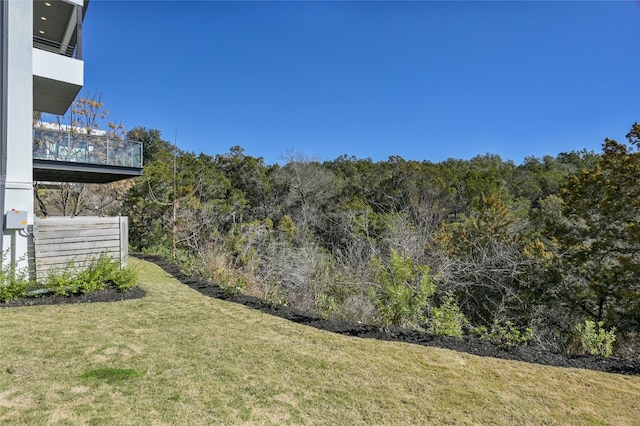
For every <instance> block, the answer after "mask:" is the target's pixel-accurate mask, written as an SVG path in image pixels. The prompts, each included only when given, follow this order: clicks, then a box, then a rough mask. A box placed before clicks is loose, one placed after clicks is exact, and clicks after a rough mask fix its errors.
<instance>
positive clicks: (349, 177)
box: [118, 124, 640, 354]
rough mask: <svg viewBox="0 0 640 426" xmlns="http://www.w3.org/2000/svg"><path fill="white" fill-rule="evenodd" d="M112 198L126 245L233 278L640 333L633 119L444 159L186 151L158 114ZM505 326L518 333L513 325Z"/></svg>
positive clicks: (295, 297) (474, 324) (463, 314)
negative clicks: (586, 141)
mask: <svg viewBox="0 0 640 426" xmlns="http://www.w3.org/2000/svg"><path fill="white" fill-rule="evenodd" d="M128 137H129V138H131V139H135V140H139V141H142V142H143V144H144V160H145V166H144V167H145V169H144V176H143V177H140V178H138V179H136V180H135V181H133V182H132V183H130V184H129V185H128V186H126V187H124V188H125V189H126V191H124V192H123V195H122V196H121V197H120V198H118V199H119V200H120V204H119V209H120V212H121V213H122V214H125V215H128V216H129V218H130V232H131V235H130V245H131V246H132V248H133V249H134V250H140V251H146V252H154V253H160V254H164V255H166V256H170V257H172V258H174V259H176V260H177V261H180V262H183V264H184V265H185V267H187V268H189V269H190V270H192V271H194V273H199V274H205V275H207V276H209V277H210V278H212V279H213V280H215V281H216V282H218V283H220V284H221V285H222V286H224V287H225V288H227V289H228V290H229V291H242V292H247V293H251V294H255V295H258V296H260V297H263V298H265V299H267V300H269V301H270V302H271V303H279V304H288V305H292V306H295V307H298V308H300V309H303V310H306V311H309V312H312V313H314V314H317V315H321V316H325V317H326V316H335V317H339V318H344V319H349V320H358V321H366V322H372V323H377V324H380V325H381V326H395V325H397V326H409V327H420V328H425V329H427V330H430V331H432V332H437V333H440V334H453V335H459V334H461V333H480V334H485V335H488V336H497V337H498V338H506V339H507V341H513V340H517V339H522V340H524V339H525V338H526V339H536V340H537V342H538V343H540V344H542V345H545V346H547V347H549V348H551V349H555V350H562V351H565V350H571V348H572V347H573V346H575V340H576V333H577V331H576V330H577V328H576V327H577V326H579V325H580V324H584V322H585V320H589V321H595V322H598V323H599V324H601V326H602V327H603V329H611V328H612V327H615V328H616V329H617V331H618V351H619V353H626V354H629V353H632V352H633V351H635V350H637V348H638V334H637V331H638V327H639V326H640V217H639V216H640V153H639V152H638V148H640V126H639V125H638V124H634V125H633V127H632V129H631V131H630V132H629V134H628V135H627V139H628V141H627V142H626V143H622V142H616V141H613V140H609V139H607V140H606V141H605V142H604V144H603V150H602V153H595V152H587V151H580V152H570V153H561V154H559V155H557V156H555V157H554V156H545V157H543V158H535V157H531V158H526V159H525V161H524V162H523V163H522V164H519V165H516V164H514V163H513V162H511V161H505V160H503V159H501V158H500V157H499V156H497V155H491V154H486V155H479V156H477V157H474V158H472V159H470V160H455V159H450V160H447V161H443V162H440V163H432V162H429V161H408V160H404V159H402V158H400V157H390V158H389V159H388V160H387V161H380V162H374V161H372V160H370V159H358V158H353V157H348V156H342V157H339V158H337V159H335V160H333V161H325V162H318V161H314V160H312V159H308V158H306V157H304V156H303V155H300V154H291V155H290V156H289V158H288V159H287V161H286V163H285V164H283V165H277V164H276V165H266V164H264V161H263V159H262V158H255V157H252V156H249V155H246V154H245V152H244V150H243V149H242V148H241V147H233V148H231V149H230V151H229V152H228V153H226V154H218V155H215V156H210V155H207V154H204V153H201V154H194V153H190V152H184V151H182V150H180V149H178V148H177V147H175V146H173V145H172V144H171V143H169V142H167V141H165V140H162V138H161V134H160V133H159V132H158V131H156V130H148V129H145V128H136V129H133V130H132V131H130V132H129V133H128ZM514 336H515V337H514Z"/></svg>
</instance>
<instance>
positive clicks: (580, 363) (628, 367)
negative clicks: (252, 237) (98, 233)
mask: <svg viewBox="0 0 640 426" xmlns="http://www.w3.org/2000/svg"><path fill="white" fill-rule="evenodd" d="M136 257H139V258H140V259H144V260H148V261H150V262H154V263H155V264H157V265H158V266H160V267H161V268H162V269H164V270H165V271H166V272H167V273H169V274H171V275H173V276H174V277H175V278H176V279H177V280H179V281H180V282H182V283H183V284H186V285H187V286H189V287H191V288H192V289H194V290H197V291H199V292H200V293H202V294H203V295H205V296H209V297H215V298H217V299H222V300H226V301H229V302H234V303H239V304H242V305H244V306H247V307H250V308H253V309H257V310H259V311H260V312H264V313H266V314H270V315H275V316H278V317H280V318H284V319H287V320H289V321H293V322H296V323H299V324H304V325H308V326H310V327H314V328H317V329H320V330H325V331H330V332H333V333H338V334H343V335H346V336H355V337H362V338H368V339H379V340H388V341H398V342H405V343H412V344H416V345H422V346H435V347H439V348H444V349H451V350H454V351H458V352H465V353H469V354H473V355H480V356H490V357H494V358H501V359H508V360H514V361H524V362H531V363H536V364H543V365H552V366H556V367H573V368H584V369H589V370H596V371H604V372H608V373H618V374H627V375H634V376H640V364H639V363H637V362H634V361H632V360H627V359H622V358H615V357H610V358H602V357H596V356H590V355H567V354H561V353H554V352H549V351H547V350H545V349H542V348H540V347H537V346H535V345H532V344H527V345H522V346H518V347H515V348H507V347H502V346H499V345H496V344H494V343H492V342H489V341H487V340H483V339H481V338H479V337H473V336H468V337H464V338H456V337H447V336H434V335H431V334H428V333H424V332H420V331H415V330H408V329H402V328H393V329H391V330H389V331H383V330H380V329H379V328H378V327H375V326H372V325H367V324H357V323H349V322H345V321H338V320H335V319H322V318H317V317H314V316H311V315H309V314H306V313H304V312H301V311H298V310H296V309H293V308H291V307H288V306H278V305H272V304H269V303H268V302H266V301H265V300H263V299H259V298H257V297H252V296H246V295H235V296H233V295H229V294H228V293H225V291H224V290H222V289H221V288H220V287H218V286H217V285H216V284H215V283H212V282H208V281H203V280H201V279H198V278H194V277H190V276H188V275H186V274H185V273H184V272H183V271H182V270H181V269H180V268H179V267H178V266H177V265H175V264H173V263H172V262H169V261H167V260H165V259H161V258H159V257H156V256H148V255H136Z"/></svg>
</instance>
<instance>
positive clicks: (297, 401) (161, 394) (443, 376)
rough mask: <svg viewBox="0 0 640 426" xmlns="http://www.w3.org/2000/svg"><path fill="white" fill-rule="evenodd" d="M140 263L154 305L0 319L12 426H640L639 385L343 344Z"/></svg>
mask: <svg viewBox="0 0 640 426" xmlns="http://www.w3.org/2000/svg"><path fill="white" fill-rule="evenodd" d="M131 264H132V265H133V266H134V267H135V268H137V269H138V271H139V275H140V285H141V286H142V287H143V288H144V289H145V290H146V291H147V292H148V294H147V297H146V298H144V299H140V300H130V301H125V302H117V303H96V304H83V305H65V306H40V307H26V308H10V309H0V423H3V424H74V425H75V424H106V425H124V424H135V425H139V424H149V425H165V424H167V425H173V424H179V425H187V424H188V425H213V424H215V425H218V424H273V425H280V424H327V425H338V424H342V425H346V424H349V425H354V424H400V425H408V424H510V425H511V424H531V425H535V424H612V425H624V424H628V425H630V424H640V377H629V376H622V375H615V374H607V373H598V372H592V371H586V370H577V369H561V368H554V367H545V366H540V365H533V364H525V363H518V362H513V361H504V360H497V359H492V358H481V357H476V356H472V355H467V354H462V353H456V352H452V351H448V350H443V349H437V348H425V347H420V346H414V345H408V344H403V343H393V342H380V341H374V340H365V339H358V338H350V337H345V336H339V335H333V334H331V333H327V332H323V331H318V330H315V329H312V328H308V327H305V326H302V325H298V324H293V323H289V322H287V321H285V320H282V319H279V318H274V317H271V316H268V315H265V314H262V313H260V312H256V311H253V310H250V309H248V308H245V307H243V306H239V305H236V304H232V303H228V302H223V301H219V300H213V299H210V298H207V297H204V296H202V295H200V294H199V293H197V292H195V291H193V290H191V289H189V288H188V287H186V286H183V285H181V284H180V283H178V282H177V281H176V280H174V279H173V278H171V277H170V276H168V275H167V274H166V273H165V272H164V271H162V270H161V269H160V268H158V267H157V266H155V265H153V264H151V263H147V262H143V261H140V260H137V259H131Z"/></svg>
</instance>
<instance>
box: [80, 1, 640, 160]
mask: <svg viewBox="0 0 640 426" xmlns="http://www.w3.org/2000/svg"><path fill="white" fill-rule="evenodd" d="M83 31H84V33H83V34H84V38H83V40H84V41H83V42H84V53H83V54H84V59H85V89H86V90H87V91H89V92H93V93H101V95H102V100H103V101H104V103H105V106H106V107H107V108H108V109H109V111H110V115H109V118H110V119H111V120H116V121H118V122H122V123H123V124H124V125H125V126H126V127H127V128H128V129H130V128H133V127H135V126H144V127H147V128H151V129H158V130H160V131H161V132H162V135H163V137H164V139H167V140H170V141H173V140H174V138H175V134H176V129H177V144H178V146H179V147H180V148H182V149H184V150H187V151H193V152H196V153H200V152H205V153H207V154H209V155H216V154H224V153H226V152H228V151H229V148H230V147H232V146H235V145H239V146H241V147H243V148H244V149H245V153H246V154H248V155H252V156H255V157H263V158H264V161H265V163H267V164H273V163H276V162H280V163H282V162H283V160H282V159H283V158H285V157H286V156H287V153H290V152H296V153H299V154H304V155H306V156H307V157H310V158H312V159H317V160H320V161H324V160H333V159H335V158H337V157H338V156H340V155H342V154H347V155H349V156H355V157H357V158H371V159H373V160H374V161H381V160H386V159H387V158H388V157H389V156H391V155H399V156H401V157H403V158H405V159H407V160H409V159H412V160H420V161H421V160H429V161H433V162H438V161H442V160H445V159H447V158H463V159H469V158H472V157H473V156H475V155H478V154H485V153H493V154H498V155H500V156H501V157H502V158H503V159H510V160H513V161H515V162H516V163H520V162H522V160H523V159H524V158H525V157H526V156H537V157H540V156H543V155H546V154H549V155H556V154H558V153H560V152H566V151H571V150H580V149H588V150H595V151H600V147H601V144H602V141H603V139H604V138H605V137H610V138H614V139H617V140H620V141H622V140H624V135H625V134H626V133H627V131H628V130H629V129H630V127H631V125H632V124H633V122H635V121H640V54H639V52H640V2H638V1H626V2H623V1H620V2H616V1H602V2H576V1H567V2H554V1H546V2H524V1H501V2H487V1H474V2H461V1H447V2H435V1H423V2H365V1H356V2H342V1H331V2H307V1H300V2H266V1H265V2H217V1H193V2H191V1H177V2H172V1H115V0H92V1H91V4H90V5H89V9H88V12H87V16H86V19H85V24H84V27H83Z"/></svg>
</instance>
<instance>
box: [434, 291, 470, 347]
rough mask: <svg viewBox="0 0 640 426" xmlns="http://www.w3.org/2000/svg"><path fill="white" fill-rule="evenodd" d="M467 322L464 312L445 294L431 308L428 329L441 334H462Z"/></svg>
mask: <svg viewBox="0 0 640 426" xmlns="http://www.w3.org/2000/svg"><path fill="white" fill-rule="evenodd" d="M466 323H467V319H466V318H465V316H464V314H463V313H462V312H460V307H459V306H458V304H457V303H456V301H455V299H454V298H453V297H452V296H446V297H444V298H443V299H442V303H441V304H440V306H439V307H437V308H431V316H430V318H429V328H428V331H429V333H431V334H437V335H442V336H456V337H461V336H462V335H463V326H464V325H465V324H466Z"/></svg>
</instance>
